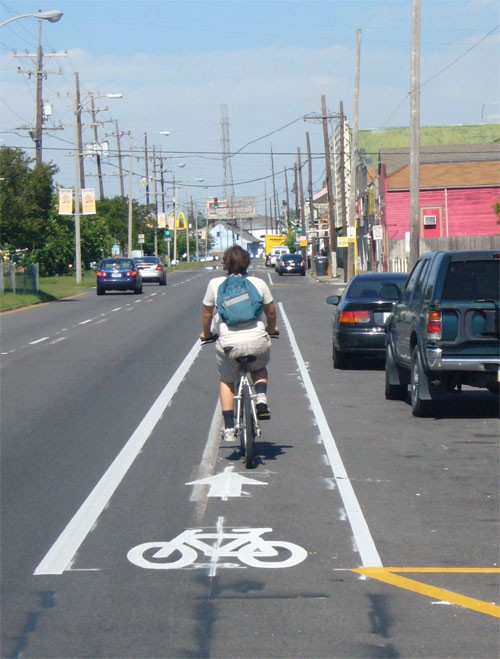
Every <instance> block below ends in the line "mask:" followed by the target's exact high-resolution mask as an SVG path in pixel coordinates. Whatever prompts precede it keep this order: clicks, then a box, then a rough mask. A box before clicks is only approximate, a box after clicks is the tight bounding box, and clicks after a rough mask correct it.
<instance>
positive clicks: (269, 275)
mask: <svg viewBox="0 0 500 659" xmlns="http://www.w3.org/2000/svg"><path fill="white" fill-rule="evenodd" d="M267 276H268V279H269V283H270V284H271V285H272V283H273V278H272V277H271V273H270V272H268V273H267Z"/></svg>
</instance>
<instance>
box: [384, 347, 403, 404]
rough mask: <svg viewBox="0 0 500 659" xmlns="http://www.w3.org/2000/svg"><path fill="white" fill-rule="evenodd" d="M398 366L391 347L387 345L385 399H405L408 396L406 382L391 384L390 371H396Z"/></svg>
mask: <svg viewBox="0 0 500 659" xmlns="http://www.w3.org/2000/svg"><path fill="white" fill-rule="evenodd" d="M398 370H399V369H398V366H397V364H396V362H395V361H394V355H393V354H392V348H391V346H390V345H387V350H386V356H385V397H386V399H387V400H406V397H407V396H408V385H406V384H400V383H398V384H391V382H390V373H391V372H392V373H394V372H398Z"/></svg>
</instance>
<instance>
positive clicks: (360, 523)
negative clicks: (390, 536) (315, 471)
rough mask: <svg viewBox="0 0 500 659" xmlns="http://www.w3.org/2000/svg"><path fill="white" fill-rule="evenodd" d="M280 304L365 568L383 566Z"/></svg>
mask: <svg viewBox="0 0 500 659" xmlns="http://www.w3.org/2000/svg"><path fill="white" fill-rule="evenodd" d="M278 306H279V309H280V311H281V314H282V316H283V321H284V323H285V327H286V329H287V331H288V336H289V339H290V343H291V346H292V350H293V352H294V355H295V359H296V360H297V364H298V367H299V371H300V374H301V376H302V381H303V382H304V387H305V389H306V392H307V395H308V397H309V400H310V401H311V408H312V410H313V413H314V416H315V418H316V423H317V424H318V428H319V431H320V434H321V439H322V441H323V444H324V446H325V450H326V453H327V455H328V459H329V460H330V465H331V467H332V470H333V475H334V477H335V482H336V483H337V487H338V488H339V493H340V496H341V497H342V501H343V503H344V508H345V510H346V514H347V517H348V519H349V523H350V525H351V529H352V533H353V537H354V542H355V545H356V548H357V550H358V551H359V555H360V557H361V561H362V564H363V567H383V565H382V560H381V558H380V556H379V553H378V551H377V548H376V547H375V542H374V541H373V538H372V535H371V533H370V529H369V528H368V524H367V523H366V520H365V517H364V515H363V511H362V510H361V506H360V505H359V501H358V499H357V497H356V494H355V493H354V489H353V487H352V485H351V481H350V480H349V476H348V474H347V471H346V469H345V467H344V463H343V462H342V458H341V457H340V453H339V450H338V448H337V445H336V444H335V439H334V437H333V435H332V432H331V430H330V427H329V426H328V421H327V420H326V417H325V414H324V412H323V408H322V407H321V403H320V402H319V398H318V395H317V394H316V390H315V388H314V385H313V383H312V380H311V377H310V375H309V372H308V370H307V367H306V365H305V362H304V359H303V358H302V355H301V353H300V350H299V346H298V344H297V341H296V340H295V335H294V333H293V330H292V326H291V325H290V322H289V321H288V317H287V315H286V314H285V310H284V308H283V304H282V303H281V302H279V303H278Z"/></svg>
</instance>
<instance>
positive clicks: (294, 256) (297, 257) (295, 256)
mask: <svg viewBox="0 0 500 659" xmlns="http://www.w3.org/2000/svg"><path fill="white" fill-rule="evenodd" d="M283 258H284V259H288V260H289V261H302V254H285V256H283Z"/></svg>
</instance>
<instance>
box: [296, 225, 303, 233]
mask: <svg viewBox="0 0 500 659" xmlns="http://www.w3.org/2000/svg"><path fill="white" fill-rule="evenodd" d="M295 232H296V233H301V232H302V226H301V225H300V224H296V225H295Z"/></svg>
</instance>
